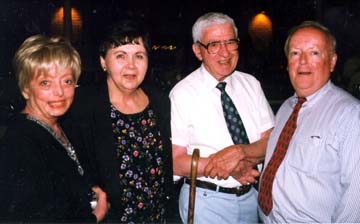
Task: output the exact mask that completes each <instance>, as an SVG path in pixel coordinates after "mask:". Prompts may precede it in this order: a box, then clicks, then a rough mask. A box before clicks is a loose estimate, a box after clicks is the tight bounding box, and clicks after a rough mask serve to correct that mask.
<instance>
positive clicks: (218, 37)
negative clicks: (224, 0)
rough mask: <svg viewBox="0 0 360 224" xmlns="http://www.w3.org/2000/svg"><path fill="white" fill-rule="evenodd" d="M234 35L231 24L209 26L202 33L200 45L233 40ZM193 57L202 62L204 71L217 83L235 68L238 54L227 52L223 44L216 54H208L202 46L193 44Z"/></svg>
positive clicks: (236, 52) (235, 51)
mask: <svg viewBox="0 0 360 224" xmlns="http://www.w3.org/2000/svg"><path fill="white" fill-rule="evenodd" d="M235 38H236V35H235V32H234V29H233V27H232V25H231V24H220V25H211V26H209V27H207V28H205V29H204V30H203V32H202V38H201V43H203V44H204V45H207V44H208V43H210V42H214V41H227V40H230V39H235ZM193 51H194V53H195V56H196V57H197V58H198V59H199V60H200V61H202V62H203V64H204V66H205V68H206V70H207V71H208V72H209V73H210V74H211V75H212V76H213V77H214V78H215V79H216V80H218V81H223V80H224V79H225V78H226V77H227V76H229V75H230V74H231V73H232V72H233V71H234V70H235V68H236V65H237V62H238V59H239V53H238V51H237V50H234V51H229V50H227V48H226V47H225V45H224V44H222V45H221V47H220V50H219V51H218V52H217V53H216V54H210V53H209V52H208V51H207V50H206V49H205V48H204V47H203V46H200V45H199V44H197V43H195V44H193Z"/></svg>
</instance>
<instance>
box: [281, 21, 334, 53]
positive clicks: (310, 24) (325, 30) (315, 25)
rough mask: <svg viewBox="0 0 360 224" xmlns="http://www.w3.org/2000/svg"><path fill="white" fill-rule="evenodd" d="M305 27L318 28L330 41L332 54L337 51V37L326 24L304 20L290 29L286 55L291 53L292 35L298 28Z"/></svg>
mask: <svg viewBox="0 0 360 224" xmlns="http://www.w3.org/2000/svg"><path fill="white" fill-rule="evenodd" d="M303 28H313V29H316V30H318V31H320V32H321V33H323V34H324V35H325V36H326V39H327V40H328V41H329V42H328V43H330V55H333V54H334V53H335V52H336V39H335V37H334V36H333V35H332V34H331V32H330V30H329V29H328V28H326V27H325V26H324V25H322V24H321V23H319V22H316V21H304V22H302V23H301V24H300V25H298V26H295V27H293V28H292V29H291V30H290V32H289V35H288V37H287V39H286V41H285V46H284V52H285V55H286V57H287V56H288V54H289V43H290V40H291V38H292V36H293V35H294V34H295V33H296V32H297V31H298V30H300V29H303Z"/></svg>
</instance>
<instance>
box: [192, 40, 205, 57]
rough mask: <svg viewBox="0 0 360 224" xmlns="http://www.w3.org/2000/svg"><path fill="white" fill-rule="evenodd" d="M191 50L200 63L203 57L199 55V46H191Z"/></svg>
mask: <svg viewBox="0 0 360 224" xmlns="http://www.w3.org/2000/svg"><path fill="white" fill-rule="evenodd" d="M192 50H193V52H194V54H195V56H196V57H197V59H199V61H202V60H203V57H202V55H201V50H200V46H199V45H198V44H195V43H194V44H193V45H192Z"/></svg>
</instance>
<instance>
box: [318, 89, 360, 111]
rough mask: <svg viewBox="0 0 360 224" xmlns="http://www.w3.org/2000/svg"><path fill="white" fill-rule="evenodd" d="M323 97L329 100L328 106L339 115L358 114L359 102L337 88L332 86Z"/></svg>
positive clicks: (359, 109)
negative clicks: (356, 112) (352, 112)
mask: <svg viewBox="0 0 360 224" xmlns="http://www.w3.org/2000/svg"><path fill="white" fill-rule="evenodd" d="M325 97H326V98H328V99H331V100H329V101H328V102H329V104H331V105H332V107H333V108H334V109H336V110H337V111H338V112H339V113H345V112H351V111H358V112H360V101H359V100H358V99H356V98H355V97H354V96H352V95H351V94H350V93H348V92H346V91H345V90H343V89H341V88H340V87H338V86H335V85H332V86H331V88H330V90H329V91H328V94H326V95H325Z"/></svg>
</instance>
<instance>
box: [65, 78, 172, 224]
mask: <svg viewBox="0 0 360 224" xmlns="http://www.w3.org/2000/svg"><path fill="white" fill-rule="evenodd" d="M141 88H142V90H144V92H145V93H146V95H147V96H148V97H149V106H148V107H147V108H146V109H145V110H144V111H143V112H141V113H139V114H133V115H128V116H127V115H124V114H121V112H119V111H117V110H115V108H114V107H112V106H111V103H110V100H109V95H108V89H107V85H106V82H104V83H102V84H101V85H98V86H88V87H80V88H78V89H77V92H76V94H75V99H74V102H73V104H72V107H71V109H70V110H69V113H68V114H67V115H66V116H65V117H67V119H65V121H64V122H65V123H64V124H66V123H71V124H74V123H76V124H77V126H78V127H80V130H77V129H72V130H69V133H70V132H71V133H73V135H72V137H73V138H74V144H75V146H76V148H83V149H84V151H85V150H86V151H87V152H88V153H89V157H91V158H92V160H91V161H92V168H93V172H91V173H92V174H94V177H95V179H96V180H97V181H98V182H97V183H98V184H99V185H100V186H101V187H102V188H103V189H104V190H105V192H106V193H107V196H108V200H109V202H110V204H111V207H110V210H109V214H108V215H107V221H114V222H121V223H132V222H135V223H142V222H145V223H153V222H162V221H163V219H164V217H167V218H168V219H169V218H170V219H171V218H172V216H174V213H176V212H177V211H178V209H177V201H176V199H175V197H174V192H175V191H174V185H173V172H172V154H171V142H170V101H169V98H168V97H167V95H166V94H164V93H163V92H159V90H157V89H156V88H154V87H152V86H147V85H146V86H144V85H142V86H141ZM149 113H150V115H149ZM139 119H140V120H139ZM149 119H150V120H153V121H154V122H156V123H155V125H153V124H151V125H150V123H149V122H148V121H149ZM142 120H145V121H144V122H145V123H144V124H142V123H141V122H142ZM150 122H151V121H150ZM125 123H126V124H129V125H130V126H131V125H132V127H130V126H127V125H126V124H125ZM150 129H152V130H150ZM142 131H143V132H142ZM130 132H131V133H130ZM141 132H142V133H141ZM151 134H154V136H152V137H150V136H151ZM135 135H137V136H136V138H133V137H134V136H135ZM132 136H133V137H132ZM139 138H141V141H140V140H139ZM143 138H147V140H146V141H144V139H143ZM137 140H139V142H137ZM131 141H133V142H131ZM123 142H124V145H122V143H123ZM151 144H152V145H151ZM146 147H148V148H149V150H148V151H147V150H146ZM139 156H142V157H143V158H139ZM145 157H147V158H145ZM149 168H150V169H149ZM152 168H153V169H152ZM141 172H144V173H142V174H140V173H141ZM146 172H147V173H146ZM135 173H136V174H135ZM134 174H135V176H134ZM154 174H159V175H154ZM140 176H141V179H140V180H139V178H140ZM134 178H135V179H134ZM152 178H153V179H152ZM144 185H148V186H144ZM151 188H152V189H151ZM136 189H138V190H136ZM154 197H155V198H154ZM152 204H153V205H154V206H153V205H152ZM164 212H165V214H164Z"/></svg>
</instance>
